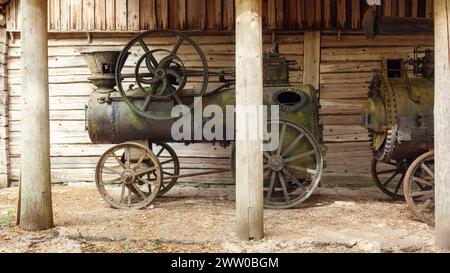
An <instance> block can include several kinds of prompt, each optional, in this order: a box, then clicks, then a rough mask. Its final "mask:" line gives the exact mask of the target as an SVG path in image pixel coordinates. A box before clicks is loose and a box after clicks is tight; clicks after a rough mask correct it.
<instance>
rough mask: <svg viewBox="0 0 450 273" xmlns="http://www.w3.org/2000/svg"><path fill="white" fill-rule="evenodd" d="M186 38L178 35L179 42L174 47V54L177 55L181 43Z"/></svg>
mask: <svg viewBox="0 0 450 273" xmlns="http://www.w3.org/2000/svg"><path fill="white" fill-rule="evenodd" d="M183 41H184V38H183V37H181V36H178V38H177V43H176V44H175V46H174V48H173V49H172V53H171V54H172V55H176V54H177V52H178V49H180V46H181V44H182V43H183Z"/></svg>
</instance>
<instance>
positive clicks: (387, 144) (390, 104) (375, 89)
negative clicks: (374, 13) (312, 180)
mask: <svg viewBox="0 0 450 273" xmlns="http://www.w3.org/2000/svg"><path fill="white" fill-rule="evenodd" d="M420 53H422V55H423V57H420V58H419V57H418V56H419V54H420ZM408 65H409V66H412V67H413V73H412V74H413V75H414V77H411V76H409V75H408V71H407V69H406V68H407V66H408ZM399 68H401V69H399V71H398V73H387V74H376V75H375V76H374V78H373V80H372V83H371V85H370V90H369V98H368V100H367V102H366V104H365V105H364V113H363V124H364V127H365V128H367V129H368V130H369V135H370V139H371V147H372V151H373V154H374V160H373V162H372V176H373V180H374V182H375V184H376V185H377V186H378V187H379V188H380V189H381V190H382V191H383V192H384V193H385V194H387V195H388V196H390V197H392V198H394V199H398V198H400V199H403V198H404V192H403V190H404V187H403V183H404V179H405V176H406V172H407V170H408V168H409V166H410V165H411V163H412V162H413V161H414V160H415V159H416V158H417V157H419V156H420V155H422V154H424V153H426V152H428V151H430V150H431V149H432V148H433V144H434V115H433V109H434V108H433V105H434V83H433V77H434V54H433V52H432V51H431V50H425V51H423V52H418V51H417V50H416V51H415V58H414V59H411V60H408V61H406V62H402V63H401V64H400V67H399ZM417 186H418V188H419V189H420V188H421V187H422V185H420V183H418V185H417ZM419 186H420V187H419Z"/></svg>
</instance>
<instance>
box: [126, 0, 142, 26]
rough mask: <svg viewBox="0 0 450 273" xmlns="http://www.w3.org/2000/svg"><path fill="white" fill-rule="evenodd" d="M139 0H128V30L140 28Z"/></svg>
mask: <svg viewBox="0 0 450 273" xmlns="http://www.w3.org/2000/svg"><path fill="white" fill-rule="evenodd" d="M139 3H140V0H128V10H127V27H128V30H140V16H139V13H140V8H139Z"/></svg>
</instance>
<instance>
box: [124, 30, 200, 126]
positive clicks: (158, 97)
mask: <svg viewBox="0 0 450 273" xmlns="http://www.w3.org/2000/svg"><path fill="white" fill-rule="evenodd" d="M162 36H163V37H164V40H167V41H171V40H173V43H174V44H173V46H169V48H167V46H166V45H158V42H157V41H161V39H160V37H162ZM188 61H189V62H191V63H195V64H196V66H197V68H195V69H192V70H188V69H186V63H187V62H188ZM208 78H209V72H208V62H207V60H206V57H205V55H204V53H203V51H202V50H201V49H200V47H199V46H198V45H197V43H196V42H195V41H194V40H192V39H191V38H190V37H189V36H187V35H185V34H183V33H180V32H177V31H172V30H150V31H147V32H144V33H142V34H139V35H138V36H136V37H135V38H134V39H133V40H132V41H131V42H129V43H128V44H127V45H126V46H125V48H124V49H123V51H122V53H121V54H120V57H119V60H118V62H117V66H116V82H117V88H118V90H119V92H120V94H121V96H122V98H123V100H124V101H125V102H126V103H127V104H128V106H129V107H131V109H133V110H134V111H135V112H136V113H137V114H139V115H140V116H142V117H145V118H149V119H155V120H168V119H172V118H173V117H172V115H171V114H172V113H171V112H172V107H174V106H176V105H183V106H187V107H188V108H189V109H193V108H194V106H195V100H194V97H203V96H204V95H205V92H206V89H207V86H208ZM135 87H137V88H135ZM154 102H159V105H157V106H155V107H153V103H154ZM161 102H164V105H166V106H167V105H169V106H168V107H161V105H162V104H161Z"/></svg>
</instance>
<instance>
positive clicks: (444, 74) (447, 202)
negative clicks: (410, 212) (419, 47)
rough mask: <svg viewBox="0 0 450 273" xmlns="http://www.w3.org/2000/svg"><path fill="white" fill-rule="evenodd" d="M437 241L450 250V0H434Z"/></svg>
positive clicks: (443, 247)
mask: <svg viewBox="0 0 450 273" xmlns="http://www.w3.org/2000/svg"><path fill="white" fill-rule="evenodd" d="M434 6H435V8H434V20H435V35H434V37H435V54H436V63H435V67H436V68H435V73H436V75H435V110H434V112H435V122H434V126H435V136H434V137H435V150H436V158H435V165H436V166H435V171H436V177H435V179H436V181H435V184H436V185H435V188H436V189H435V191H436V206H435V207H436V244H437V247H439V248H442V249H444V250H450V180H449V177H450V168H449V167H448V162H450V140H449V138H448V128H450V116H449V114H448V107H449V105H450V0H439V1H435V2H434Z"/></svg>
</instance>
